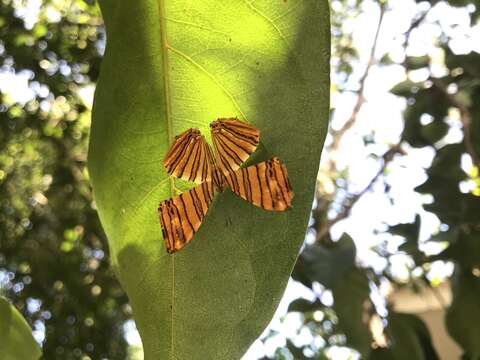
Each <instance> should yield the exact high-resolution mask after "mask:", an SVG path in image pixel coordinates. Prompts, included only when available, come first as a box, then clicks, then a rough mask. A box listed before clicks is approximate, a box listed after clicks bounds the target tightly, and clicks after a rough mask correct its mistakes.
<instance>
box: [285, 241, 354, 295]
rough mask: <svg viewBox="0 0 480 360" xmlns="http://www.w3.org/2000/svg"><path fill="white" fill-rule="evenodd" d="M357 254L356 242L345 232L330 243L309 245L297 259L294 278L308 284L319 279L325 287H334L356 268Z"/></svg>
mask: <svg viewBox="0 0 480 360" xmlns="http://www.w3.org/2000/svg"><path fill="white" fill-rule="evenodd" d="M355 255H356V249H355V244H354V242H353V240H352V238H351V237H350V236H349V235H348V234H343V235H342V237H341V238H340V240H338V241H337V242H332V243H329V244H328V245H327V244H314V245H309V246H307V247H306V248H305V249H304V250H303V252H302V254H301V255H300V257H299V259H298V261H297V265H296V267H295V271H294V273H293V278H294V279H296V280H298V281H300V282H302V283H304V285H306V286H311V283H312V282H313V281H318V282H319V283H321V284H323V285H324V286H325V287H327V288H332V287H334V286H335V285H336V284H337V282H338V281H339V280H340V279H341V278H342V277H343V276H344V275H345V274H346V273H348V272H349V271H350V270H351V269H353V268H354V266H355ZM309 284H310V285H309Z"/></svg>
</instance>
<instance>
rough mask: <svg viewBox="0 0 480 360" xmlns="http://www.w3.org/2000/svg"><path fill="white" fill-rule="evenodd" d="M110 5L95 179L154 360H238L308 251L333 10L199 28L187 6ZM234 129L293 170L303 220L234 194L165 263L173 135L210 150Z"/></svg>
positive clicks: (245, 11) (275, 12)
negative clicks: (248, 133)
mask: <svg viewBox="0 0 480 360" xmlns="http://www.w3.org/2000/svg"><path fill="white" fill-rule="evenodd" d="M100 4H101V7H102V12H103V15H104V19H105V23H106V27H107V36H108V42H107V49H106V53H105V58H104V60H103V64H102V73H101V75H100V80H99V84H98V87H97V90H96V94H95V105H94V114H93V121H92V133H91V143H90V154H89V170H90V171H89V173H90V176H91V179H92V183H93V187H94V192H95V196H96V203H97V205H98V210H99V214H100V218H101V220H102V223H103V225H104V228H105V231H106V233H107V235H108V237H109V242H110V248H111V252H112V260H113V264H114V267H115V268H116V271H117V273H118V275H119V278H120V281H121V282H122V284H123V286H124V288H125V289H126V291H127V293H128V295H129V299H130V301H131V304H132V307H133V312H134V314H135V320H136V323H137V326H138V329H139V331H140V335H141V337H142V341H143V345H144V349H145V357H146V358H147V359H159V358H162V359H163V358H170V357H176V358H179V359H190V358H192V357H195V358H199V359H234V358H239V357H240V356H241V354H242V353H243V352H244V351H245V350H246V348H247V347H248V345H249V344H250V343H251V342H253V340H254V339H255V338H256V337H257V336H258V335H259V334H260V333H261V331H262V330H263V328H264V327H265V326H266V325H267V323H268V322H269V321H270V319H271V317H272V315H273V313H274V310H275V308H276V307H277V305H278V302H279V300H280V298H281V295H282V293H283V291H284V289H285V286H286V284H287V281H288V278H289V275H290V272H291V269H292V268H293V264H294V262H295V259H296V257H297V254H298V250H299V248H300V246H301V244H302V242H303V240H304V235H305V228H306V226H307V222H308V217H309V213H310V210H311V204H312V197H313V194H314V186H315V179H316V175H317V170H318V163H319V157H320V150H321V147H322V144H323V140H324V137H325V133H326V129H327V120H328V112H329V106H328V98H329V89H330V87H329V53H330V29H329V7H328V2H327V1H325V0H323V1H306V0H303V1H299V2H284V1H279V2H271V1H266V0H262V1H256V2H255V3H250V2H241V1H235V2H228V3H225V4H222V6H219V5H218V2H217V1H203V2H197V3H195V10H194V13H195V16H194V18H193V19H194V20H192V16H191V15H192V14H191V13H190V12H189V11H184V9H185V8H188V9H192V8H191V5H189V4H188V1H180V2H179V1H176V2H173V1H167V2H163V1H160V2H159V1H156V0H141V1H138V0H135V1H133V0H130V1H123V2H118V1H113V0H104V1H100ZM159 5H160V6H159ZM159 9H160V13H159ZM192 11H193V10H192ZM280 14H283V15H284V16H282V17H281V21H279V22H275V21H273V20H271V19H272V18H274V17H278V16H279V15H280ZM233 116H238V117H240V118H242V119H245V120H248V121H249V122H251V123H253V124H254V125H256V126H257V127H258V128H259V129H260V130H261V135H262V137H261V142H262V146H261V149H260V151H259V152H257V154H256V156H255V157H254V159H253V160H254V161H261V160H265V159H267V158H270V157H272V156H278V157H279V158H281V159H282V160H283V161H284V162H285V163H286V166H287V168H288V171H289V174H290V180H291V183H292V186H293V189H294V191H295V199H294V203H293V209H292V210H291V211H288V212H285V213H273V212H267V211H264V210H262V209H259V208H256V207H254V206H252V205H251V204H248V203H247V202H245V201H243V200H241V199H240V198H238V197H237V196H234V195H233V194H232V193H231V192H229V191H226V192H225V193H223V194H220V195H217V198H216V200H215V203H214V204H213V206H212V208H211V209H210V211H209V214H208V215H207V217H206V219H205V221H204V224H203V225H202V227H201V228H200V231H199V232H198V233H197V234H196V235H195V239H194V241H192V243H191V244H190V245H189V246H188V247H187V248H185V250H183V251H181V252H179V253H178V254H175V255H173V256H172V255H169V254H167V253H166V251H165V247H164V244H163V240H162V236H161V229H160V224H159V220H158V216H157V207H158V203H159V202H160V201H161V200H164V199H168V198H170V197H171V196H172V194H173V193H174V189H173V188H172V182H171V180H170V179H169V177H168V176H167V174H166V172H165V170H164V168H163V166H162V160H163V157H164V156H165V153H166V151H167V149H168V147H169V145H170V143H171V142H172V140H173V136H175V135H177V134H179V133H181V132H182V131H184V130H186V129H188V128H190V127H197V128H199V129H200V130H201V132H202V133H203V134H205V135H206V136H207V138H209V124H210V122H212V121H213V120H215V119H216V118H219V117H233ZM299 124H301V126H299ZM315 164H316V165H315ZM176 186H177V187H178V188H180V190H186V189H187V188H188V187H190V186H191V185H188V186H187V185H186V184H184V183H180V182H177V183H176ZM152 301H153V302H152ZM198 334H201V336H198Z"/></svg>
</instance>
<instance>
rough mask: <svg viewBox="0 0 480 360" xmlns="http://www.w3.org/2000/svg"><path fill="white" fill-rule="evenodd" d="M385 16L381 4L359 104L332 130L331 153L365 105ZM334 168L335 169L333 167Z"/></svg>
mask: <svg viewBox="0 0 480 360" xmlns="http://www.w3.org/2000/svg"><path fill="white" fill-rule="evenodd" d="M384 14H385V4H383V3H382V4H380V16H379V19H378V25H377V28H376V30H375V37H374V39H373V44H372V47H371V50H370V55H369V58H368V63H367V67H366V68H365V72H364V73H363V75H362V77H361V78H360V88H359V89H358V92H357V94H358V98H357V102H356V103H355V106H354V107H353V110H352V113H351V114H350V117H349V118H348V120H347V121H346V122H345V124H344V125H343V126H342V127H341V128H340V129H339V130H333V129H332V130H331V134H332V138H333V139H332V143H331V144H330V145H329V146H328V151H329V152H334V151H336V150H337V149H338V148H339V146H340V142H341V140H342V138H343V136H344V135H345V133H346V132H347V131H348V130H350V129H351V128H352V127H353V125H354V124H355V122H356V121H357V117H358V114H359V112H360V110H361V108H362V105H363V104H364V103H365V96H364V92H365V82H366V80H367V78H368V75H369V73H370V69H371V68H372V66H373V64H374V63H375V52H376V50H377V44H378V36H379V34H380V29H381V27H382V21H383V16H384ZM331 168H333V167H331Z"/></svg>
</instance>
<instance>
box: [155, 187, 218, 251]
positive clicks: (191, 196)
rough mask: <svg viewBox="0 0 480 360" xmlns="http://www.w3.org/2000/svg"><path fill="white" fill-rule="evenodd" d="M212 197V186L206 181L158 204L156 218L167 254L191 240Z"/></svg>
mask: <svg viewBox="0 0 480 360" xmlns="http://www.w3.org/2000/svg"><path fill="white" fill-rule="evenodd" d="M214 195H215V189H214V186H213V184H212V183H211V182H210V181H208V182H204V183H202V184H201V185H198V186H196V187H194V188H193V189H191V190H189V191H186V192H184V193H182V194H181V195H179V196H176V197H173V198H171V199H168V200H165V201H162V202H161V203H160V205H159V207H158V216H159V218H160V224H161V226H162V234H163V239H164V241H165V246H166V248H167V252H169V253H173V252H175V251H178V250H181V249H182V248H183V247H184V246H185V245H186V244H187V243H188V242H189V241H190V240H192V237H193V235H194V234H195V233H196V232H197V231H198V229H199V228H200V225H201V224H202V221H203V218H204V217H205V215H206V214H207V212H208V208H209V207H210V205H211V203H212V201H213V197H214Z"/></svg>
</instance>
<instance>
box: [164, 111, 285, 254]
mask: <svg viewBox="0 0 480 360" xmlns="http://www.w3.org/2000/svg"><path fill="white" fill-rule="evenodd" d="M210 129H211V134H212V140H213V145H214V147H215V156H213V153H212V150H211V148H210V146H209V145H208V143H207V141H206V140H205V137H204V136H203V135H201V134H200V131H199V130H198V129H188V130H187V131H185V132H184V133H182V134H180V135H178V136H177V137H175V141H174V143H173V144H172V146H171V147H170V149H169V150H168V152H167V155H166V156H165V160H164V161H163V164H164V166H165V169H166V170H167V172H168V173H169V174H170V175H173V176H175V177H177V178H179V179H182V180H187V181H193V182H195V183H197V184H200V185H198V186H196V187H194V188H193V189H191V190H189V191H187V192H184V193H182V194H181V195H179V196H176V197H173V198H171V199H169V200H165V201H162V202H161V203H160V205H159V207H158V214H159V217H160V224H161V226H162V233H163V238H164V240H165V245H166V248H167V252H169V253H173V252H175V251H178V250H181V249H182V248H183V247H184V246H185V245H186V244H187V243H188V242H189V241H190V240H191V239H192V237H193V235H194V234H195V233H196V232H197V231H198V229H199V228H200V225H201V224H202V221H203V218H204V217H205V215H206V214H207V211H208V208H209V207H210V205H211V203H212V201H213V198H214V196H215V193H217V192H223V191H224V190H225V189H226V188H227V187H228V188H230V189H231V190H232V191H233V192H234V193H235V194H237V195H239V196H240V197H241V198H243V199H245V200H247V201H248V202H250V203H252V204H253V205H255V206H258V207H261V208H263V209H265V210H273V211H285V210H287V209H289V208H290V207H291V204H292V198H293V192H292V188H291V186H290V183H289V181H288V176H287V169H286V167H285V165H283V164H282V163H281V162H280V160H279V159H278V158H272V159H270V160H268V161H264V162H261V163H259V164H256V165H252V166H249V167H247V168H240V165H241V164H242V163H243V162H245V160H247V159H248V157H249V156H250V154H251V153H253V152H254V151H255V149H256V148H257V145H258V142H259V139H260V131H259V130H258V129H257V128H256V127H255V126H253V125H250V124H247V123H244V122H242V121H239V120H238V119H234V118H230V119H218V120H217V121H214V122H212V123H211V124H210Z"/></svg>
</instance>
